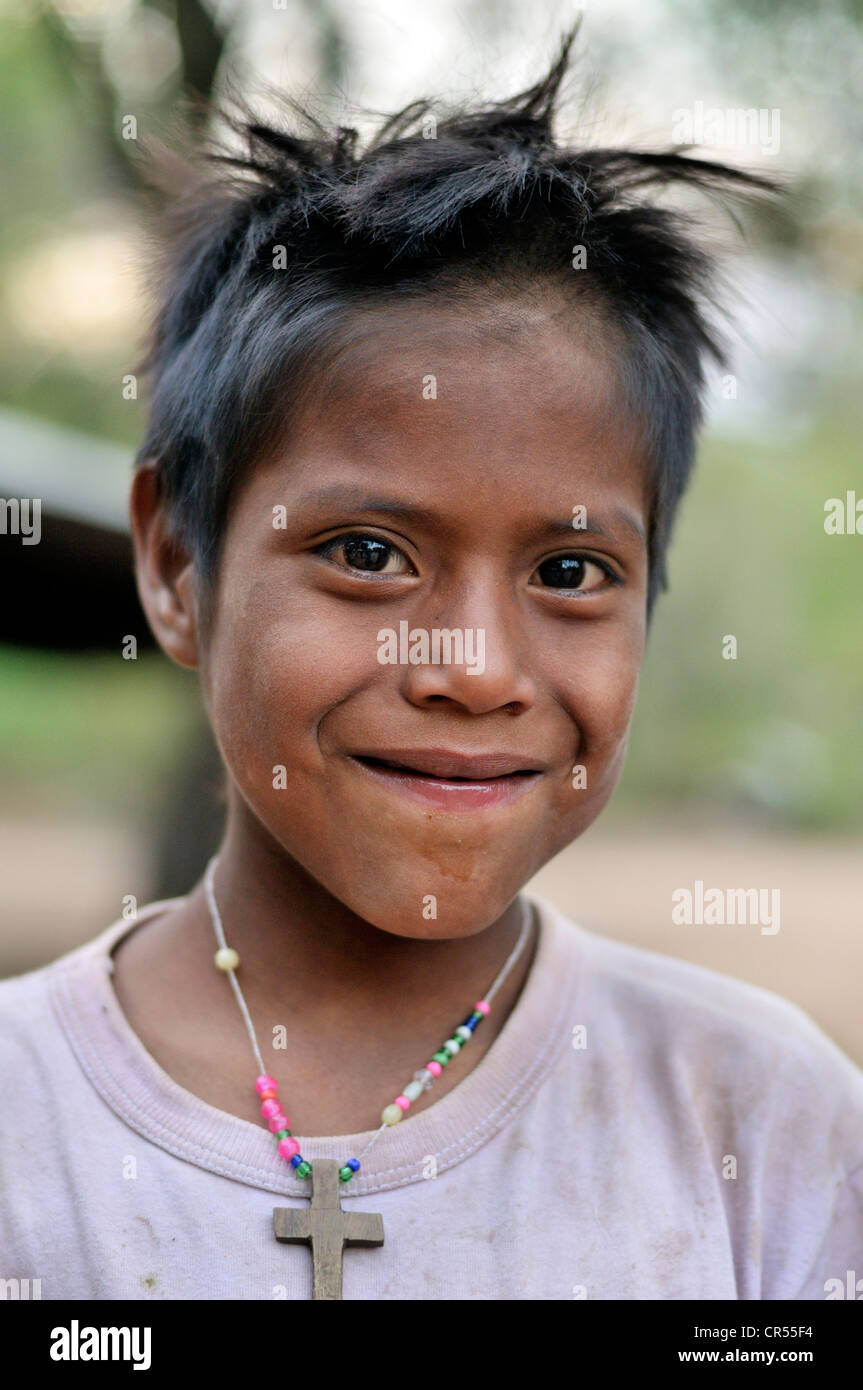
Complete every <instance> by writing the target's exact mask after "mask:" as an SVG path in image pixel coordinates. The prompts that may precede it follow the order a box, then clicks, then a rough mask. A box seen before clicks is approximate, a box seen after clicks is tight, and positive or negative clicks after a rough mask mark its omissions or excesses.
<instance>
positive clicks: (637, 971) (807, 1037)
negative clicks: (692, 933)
mask: <svg viewBox="0 0 863 1390" xmlns="http://www.w3.org/2000/svg"><path fill="white" fill-rule="evenodd" d="M540 904H541V906H542V908H543V910H544V911H545V912H546V913H550V914H551V916H552V918H553V919H554V923H555V929H556V932H557V934H558V935H560V934H566V935H567V936H569V938H570V944H569V949H571V950H576V951H578V953H579V954H580V956H581V966H582V968H581V971H580V986H579V991H578V996H577V1000H578V1005H577V1007H581V1008H583V1009H584V1011H585V1012H586V1014H587V1015H588V1016H589V1018H590V1026H591V1030H592V1031H593V1033H594V1037H593V1039H592V1040H591V1041H590V1042H589V1043H588V1046H594V1047H595V1049H596V1052H597V1053H598V1054H601V1053H606V1054H607V1055H608V1056H609V1057H611V1056H612V1055H613V1056H614V1057H615V1058H616V1059H617V1061H618V1063H620V1061H621V1059H623V1058H627V1059H629V1061H628V1063H625V1064H627V1065H630V1064H631V1066H632V1067H633V1068H635V1069H636V1070H637V1071H640V1072H641V1074H642V1076H646V1075H648V1073H650V1074H652V1075H655V1076H658V1077H659V1078H660V1084H662V1085H670V1086H673V1085H675V1084H676V1085H677V1086H678V1088H679V1089H680V1090H688V1091H689V1092H690V1093H691V1094H692V1095H699V1096H701V1097H702V1099H704V1098H705V1097H707V1096H708V1095H709V1097H710V1099H711V1103H712V1104H713V1105H715V1106H717V1107H720V1108H723V1109H725V1107H726V1106H731V1107H732V1108H734V1109H737V1110H739V1111H742V1112H743V1113H747V1112H748V1114H749V1117H750V1120H751V1119H752V1118H753V1117H755V1116H758V1117H760V1118H761V1119H763V1120H764V1122H765V1123H767V1121H768V1118H769V1116H771V1115H772V1116H773V1118H774V1119H775V1120H778V1119H779V1115H778V1113H777V1112H784V1114H785V1116H786V1119H787V1118H788V1117H791V1116H796V1117H797V1118H799V1119H801V1120H802V1118H803V1117H804V1116H808V1117H809V1121H810V1123H811V1121H812V1119H813V1118H814V1116H815V1115H816V1113H817V1114H819V1115H821V1116H822V1117H823V1118H824V1120H825V1122H826V1123H835V1125H836V1126H837V1127H839V1128H841V1129H842V1130H843V1132H844V1133H845V1135H846V1137H847V1141H848V1147H847V1148H846V1151H845V1161H846V1163H847V1164H848V1166H853V1164H854V1161H855V1155H856V1162H857V1163H859V1162H861V1161H863V1071H861V1069H860V1068H859V1067H858V1066H856V1065H855V1063H854V1062H853V1061H852V1060H851V1058H850V1057H848V1056H847V1055H846V1054H845V1053H844V1052H843V1051H842V1050H841V1049H840V1048H839V1047H838V1046H837V1045H836V1043H834V1042H833V1041H832V1040H831V1039H830V1038H829V1037H828V1036H827V1034H826V1033H825V1032H823V1031H822V1029H821V1028H820V1027H819V1026H818V1025H817V1024H816V1023H815V1022H814V1021H813V1020H812V1019H811V1018H810V1017H809V1015H808V1014H806V1013H805V1012H804V1010H803V1009H801V1008H799V1007H798V1006H797V1005H796V1004H792V1003H791V1002H790V1001H789V1000H787V999H783V998H782V997H781V996H780V995H778V994H774V993H773V992H772V991H770V990H766V989H762V988H760V987H759V986H757V985H752V984H748V983H746V982H745V981H743V980H738V979H735V978H733V977H732V976H729V975H723V974H721V973H719V972H718V971H714V970H710V969H707V968H706V967H704V966H700V965H694V964H691V963H690V962H688V961H684V960H680V959H678V958H676V957H672V956H664V955H660V954H659V953H658V952H655V951H648V950H645V949H643V948H641V947H637V946H630V945H628V944H626V943H623V942H619V941H614V940H611V939H609V938H606V937H601V936H599V935H597V934H596V933H594V932H589V931H586V930H585V929H584V928H582V927H580V926H578V925H577V924H576V923H574V922H572V921H570V920H569V919H568V918H566V917H564V916H562V914H560V913H559V912H557V911H556V910H555V909H553V908H551V907H550V905H549V904H547V903H542V901H541V900H540ZM726 1113H727V1111H726Z"/></svg>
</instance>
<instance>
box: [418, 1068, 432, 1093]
mask: <svg viewBox="0 0 863 1390" xmlns="http://www.w3.org/2000/svg"><path fill="white" fill-rule="evenodd" d="M414 1081H418V1082H419V1084H420V1085H421V1086H422V1088H423V1090H424V1091H430V1090H431V1088H432V1086H433V1085H434V1074H433V1073H432V1072H430V1071H429V1069H428V1067H421V1068H420V1070H419V1071H415V1072H414Z"/></svg>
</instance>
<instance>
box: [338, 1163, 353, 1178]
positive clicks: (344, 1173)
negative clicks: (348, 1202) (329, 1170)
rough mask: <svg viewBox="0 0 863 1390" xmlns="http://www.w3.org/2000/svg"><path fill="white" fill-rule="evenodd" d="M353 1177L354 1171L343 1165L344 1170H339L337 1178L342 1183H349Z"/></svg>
mask: <svg viewBox="0 0 863 1390" xmlns="http://www.w3.org/2000/svg"><path fill="white" fill-rule="evenodd" d="M353 1176H354V1170H353V1168H349V1167H348V1166H347V1164H345V1166H344V1168H340V1169H339V1177H340V1178H341V1180H342V1182H350V1180H351V1178H352V1177H353Z"/></svg>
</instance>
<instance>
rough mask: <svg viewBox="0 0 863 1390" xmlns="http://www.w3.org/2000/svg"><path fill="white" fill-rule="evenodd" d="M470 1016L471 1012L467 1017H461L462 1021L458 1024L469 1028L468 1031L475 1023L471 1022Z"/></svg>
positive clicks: (472, 1028) (471, 1029) (471, 1016)
mask: <svg viewBox="0 0 863 1390" xmlns="http://www.w3.org/2000/svg"><path fill="white" fill-rule="evenodd" d="M472 1018H473V1015H472V1014H471V1015H469V1017H468V1018H463V1019H462V1021H461V1024H460V1025H459V1026H460V1027H461V1028H470V1031H471V1032H473V1030H474V1028H475V1027H476V1024H475V1023H472V1022H471V1020H472Z"/></svg>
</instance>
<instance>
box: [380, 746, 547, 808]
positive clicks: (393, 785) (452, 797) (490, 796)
mask: <svg viewBox="0 0 863 1390" xmlns="http://www.w3.org/2000/svg"><path fill="white" fill-rule="evenodd" d="M352 761H353V762H355V763H356V764H357V765H358V766H359V767H361V768H362V769H363V771H364V772H367V773H368V774H369V776H371V777H374V778H375V780H376V781H378V782H381V783H382V784H383V785H384V786H386V787H389V788H390V790H391V791H395V792H401V794H402V796H407V797H409V798H410V799H411V800H412V801H421V802H422V803H423V804H424V805H425V806H432V807H434V808H435V809H436V810H438V811H482V810H484V809H485V808H486V807H491V806H501V805H505V804H506V803H507V802H510V801H515V800H517V798H518V797H520V796H524V794H525V792H527V791H529V790H530V789H531V787H534V786H535V785H536V783H537V782H538V781H539V778H540V776H541V774H540V773H538V772H532V773H527V774H522V775H518V776H512V777H494V778H492V779H491V781H488V782H447V781H445V780H444V779H443V778H432V777H423V776H421V775H419V774H414V773H411V772H402V771H400V770H399V769H398V768H395V767H373V766H372V765H371V764H370V763H363V762H360V760H359V759H358V758H354V759H352Z"/></svg>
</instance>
